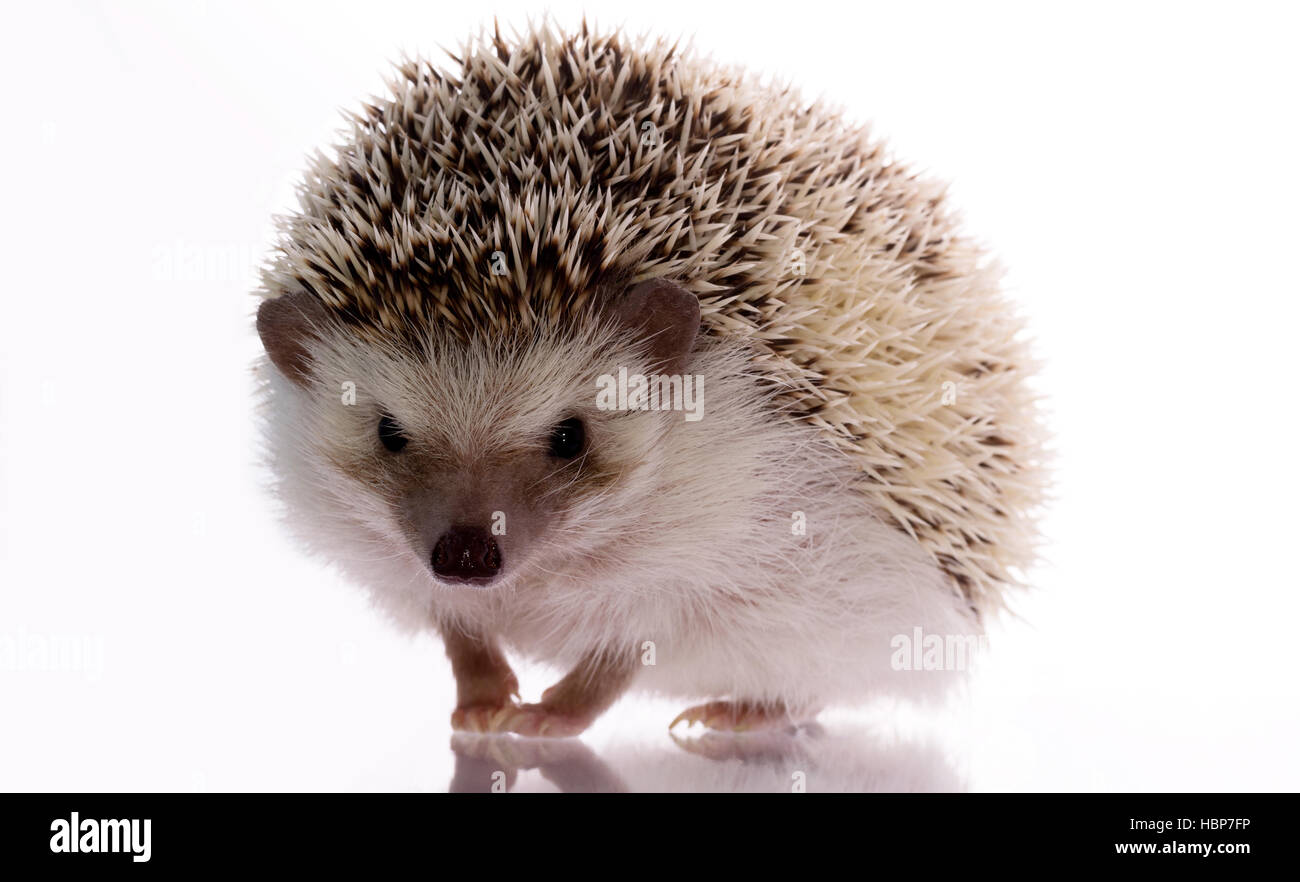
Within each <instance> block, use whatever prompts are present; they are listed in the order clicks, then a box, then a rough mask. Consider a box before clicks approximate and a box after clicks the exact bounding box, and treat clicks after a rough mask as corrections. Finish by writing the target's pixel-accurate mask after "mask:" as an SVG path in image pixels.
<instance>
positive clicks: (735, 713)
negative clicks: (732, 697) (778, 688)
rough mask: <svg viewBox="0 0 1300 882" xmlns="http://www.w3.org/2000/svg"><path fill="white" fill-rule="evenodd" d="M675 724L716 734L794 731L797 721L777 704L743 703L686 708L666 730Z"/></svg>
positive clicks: (672, 727)
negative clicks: (708, 730) (778, 730)
mask: <svg viewBox="0 0 1300 882" xmlns="http://www.w3.org/2000/svg"><path fill="white" fill-rule="evenodd" d="M678 723H685V724H686V725H687V727H688V728H689V727H690V726H693V725H694V724H696V723H699V724H700V725H702V726H704V728H706V729H713V730H715V731H719V732H750V731H755V730H771V729H780V728H787V729H790V728H794V727H795V726H796V725H797V723H798V721H797V720H796V719H795V717H794V716H793V715H792V714H791V713H790V711H788V710H787V709H786V708H785V707H783V706H781V705H768V704H756V703H752V702H746V701H710V702H708V703H706V704H697V705H695V706H694V707H688V708H687V709H686V710H684V711H682V712H681V713H680V714H678V715H677V718H676V719H675V720H673V721H672V722H671V723H669V724H668V728H669V730H670V731H671V730H672V729H675V728H677V724H678Z"/></svg>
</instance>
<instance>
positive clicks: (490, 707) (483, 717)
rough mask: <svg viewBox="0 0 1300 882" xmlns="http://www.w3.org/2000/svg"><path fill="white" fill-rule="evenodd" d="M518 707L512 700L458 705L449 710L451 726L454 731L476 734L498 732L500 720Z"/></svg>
mask: <svg viewBox="0 0 1300 882" xmlns="http://www.w3.org/2000/svg"><path fill="white" fill-rule="evenodd" d="M518 707H519V706H518V705H517V704H515V703H514V702H513V701H504V702H500V703H497V704H471V705H465V706H462V707H458V708H456V709H455V710H454V711H452V712H451V728H452V730H453V731H456V732H474V733H478V734H487V733H491V732H500V731H502V730H501V728H500V727H501V724H502V722H503V721H504V720H505V719H506V717H507V716H508V715H509V714H510V713H512V712H513V711H515V710H517V709H518Z"/></svg>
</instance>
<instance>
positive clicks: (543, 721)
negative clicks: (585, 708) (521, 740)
mask: <svg viewBox="0 0 1300 882" xmlns="http://www.w3.org/2000/svg"><path fill="white" fill-rule="evenodd" d="M593 719H595V716H594V715H593V714H584V713H576V712H574V711H571V710H563V711H562V710H559V709H557V708H554V707H550V706H548V705H546V704H544V703H543V704H524V705H519V706H518V707H515V708H513V709H511V710H509V711H508V712H506V713H505V714H503V715H502V717H501V719H500V721H499V724H498V725H499V728H497V729H495V730H494V731H497V732H513V733H514V734H515V735H528V736H531V737H534V738H572V737H573V736H575V735H581V734H582V733H583V732H584V731H586V729H587V727H588V726H590V725H591V723H592V720H593Z"/></svg>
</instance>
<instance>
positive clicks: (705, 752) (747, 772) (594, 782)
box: [450, 725, 965, 793]
mask: <svg viewBox="0 0 1300 882" xmlns="http://www.w3.org/2000/svg"><path fill="white" fill-rule="evenodd" d="M451 748H452V751H453V753H454V754H455V757H456V769H455V773H454V774H453V776H452V781H451V786H450V789H451V791H452V792H462V793H465V792H492V791H496V792H505V791H510V790H516V789H518V790H541V789H546V788H544V787H542V786H538V782H537V780H536V777H535V776H524V775H522V773H525V772H530V771H537V772H538V773H540V775H541V777H542V778H543V779H545V780H546V781H549V782H550V783H551V784H552V785H553V786H554V787H555V788H558V789H559V790H561V791H563V792H574V793H623V792H629V791H631V792H639V791H649V792H677V791H685V792H799V791H803V790H806V791H807V792H826V791H831V792H876V791H953V790H964V789H965V785H964V782H963V781H962V780H961V777H960V776H959V775H958V773H957V772H956V770H955V769H954V768H953V766H952V763H951V761H950V760H949V758H948V757H947V756H946V755H945V753H944V751H943V750H942V749H941V748H940V747H939V746H938V745H935V744H932V743H925V742H906V741H900V740H898V739H896V738H882V737H880V736H879V735H877V734H875V733H874V732H872V731H871V730H866V729H854V730H851V731H827V730H826V729H823V728H822V727H821V726H816V725H814V726H809V727H801V728H799V729H797V730H790V731H785V732H763V733H747V734H742V735H734V734H722V733H716V732H706V733H705V734H703V735H673V736H672V740H671V741H667V740H665V741H664V742H662V743H656V744H635V745H632V744H627V745H622V744H615V745H611V746H610V747H608V748H606V749H604V751H603V752H602V754H601V755H598V754H597V753H596V752H595V751H594V750H593V749H592V748H591V747H589V746H588V745H586V744H584V743H583V742H582V741H579V740H577V739H536V738H517V737H513V736H487V735H461V734H458V735H454V736H453V737H452V740H451Z"/></svg>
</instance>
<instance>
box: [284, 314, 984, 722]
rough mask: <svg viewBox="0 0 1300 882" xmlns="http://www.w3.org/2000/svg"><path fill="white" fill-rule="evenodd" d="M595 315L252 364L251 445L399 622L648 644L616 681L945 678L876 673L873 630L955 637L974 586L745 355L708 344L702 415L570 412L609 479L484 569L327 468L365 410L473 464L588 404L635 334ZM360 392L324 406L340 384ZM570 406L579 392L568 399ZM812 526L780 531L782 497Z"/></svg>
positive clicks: (350, 452) (757, 688)
mask: <svg viewBox="0 0 1300 882" xmlns="http://www.w3.org/2000/svg"><path fill="white" fill-rule="evenodd" d="M620 345H621V344H619V343H618V342H617V341H616V340H613V339H612V338H611V337H610V336H609V335H608V333H607V332H605V331H603V330H601V329H594V328H586V329H583V330H582V331H579V332H571V333H559V332H553V333H551V334H549V335H543V336H540V337H538V338H537V339H535V340H533V341H532V342H531V343H530V344H529V345H528V346H526V347H523V348H522V349H519V350H507V349H505V348H503V347H501V346H499V345H496V344H487V343H482V342H480V343H476V344H472V345H470V346H467V347H457V346H454V345H450V344H445V343H442V342H439V341H432V342H431V345H430V353H431V355H430V357H428V358H413V357H409V356H406V357H403V356H401V355H400V354H399V353H397V352H395V351H394V352H390V351H387V350H385V349H384V348H383V347H376V346H374V345H373V344H368V343H365V342H362V341H361V340H360V339H358V338H354V337H351V336H350V335H348V334H346V333H344V332H341V331H335V332H334V333H331V334H327V335H326V339H325V342H324V343H322V344H321V345H319V346H318V347H317V348H316V350H315V357H316V375H317V377H318V382H317V385H316V386H315V387H313V388H311V389H307V390H304V389H302V388H300V387H298V386H296V385H294V384H293V383H291V382H289V381H288V380H286V379H285V378H284V377H282V376H281V375H280V373H279V372H278V371H277V370H276V369H275V368H274V367H273V366H271V365H270V363H269V362H266V361H263V362H262V363H261V364H260V365H259V371H260V373H261V375H262V376H263V377H264V379H265V391H266V405H267V408H266V412H267V421H266V423H267V431H268V453H269V459H270V464H271V467H272V468H273V470H274V472H275V474H276V476H277V478H278V482H277V486H278V492H279V496H280V498H281V499H282V500H283V502H284V504H285V507H286V512H285V513H286V517H287V521H288V523H289V524H290V525H291V526H292V527H293V528H294V529H295V531H296V532H297V533H298V534H299V536H300V537H301V538H302V539H303V540H304V541H305V542H306V543H307V544H308V545H309V546H310V547H311V548H313V549H314V550H316V551H317V552H319V553H321V554H323V555H325V556H327V557H328V558H329V559H331V560H333V561H335V562H337V563H338V564H339V565H340V566H342V567H343V569H344V571H345V572H346V573H347V574H348V575H349V576H350V577H351V578H353V579H354V580H355V581H357V582H359V583H360V584H362V585H364V586H365V587H366V588H368V589H369V590H370V592H371V594H372V596H373V598H374V600H375V601H376V603H377V605H378V606H379V607H380V608H381V609H382V610H384V611H385V612H386V613H387V614H388V615H389V616H390V617H391V618H392V619H393V620H394V621H395V622H397V623H398V624H399V625H401V626H402V627H405V628H410V629H419V628H426V627H440V628H453V627H454V628H462V629H466V630H470V631H475V632H478V633H485V634H488V635H496V636H498V637H499V638H500V639H501V640H502V641H503V642H504V644H505V645H506V646H507V648H508V649H510V650H511V651H513V652H515V653H517V654H519V655H522V656H525V657H527V658H530V659H535V660H541V661H545V662H550V663H553V664H556V665H561V666H567V665H571V664H573V663H574V662H576V661H577V660H578V658H579V657H580V656H581V655H582V654H583V653H585V652H588V651H591V650H593V649H605V650H609V651H617V652H627V653H637V654H638V655H640V654H641V653H642V651H643V647H644V645H645V643H646V642H647V641H651V642H653V644H654V654H655V661H656V663H655V664H654V665H653V666H644V667H643V668H642V670H641V673H640V675H639V676H638V678H637V680H636V681H635V684H634V688H640V689H646V690H652V691H656V692H659V693H663V694H669V695H678V696H682V697H684V698H704V699H708V698H721V697H731V698H735V699H746V700H754V701H763V702H781V703H784V704H785V705H786V706H787V707H790V708H794V709H815V708H817V707H820V706H824V705H827V704H833V703H840V702H851V701H857V700H860V699H863V698H865V697H867V696H870V695H873V694H879V693H884V692H890V693H900V692H902V693H909V694H918V695H919V694H931V693H933V692H935V691H936V690H938V689H940V688H941V687H943V686H944V685H945V684H946V683H947V681H948V680H949V678H950V675H948V674H943V673H939V672H915V671H895V670H893V669H892V668H891V665H890V658H891V647H890V642H891V639H892V638H893V637H894V636H895V635H899V634H905V635H911V634H912V633H913V629H914V628H916V627H921V628H922V629H923V630H924V631H925V632H926V633H935V634H942V635H961V634H970V633H974V632H975V631H976V630H977V625H976V622H975V619H974V616H973V615H972V614H971V613H970V612H969V605H968V603H967V602H966V601H964V600H963V599H962V597H961V596H960V594H959V593H958V592H957V591H956V590H955V589H954V588H953V586H952V584H951V582H950V581H949V580H948V579H947V578H946V577H945V575H944V574H943V573H942V572H941V570H940V569H939V567H938V566H937V565H936V564H935V562H934V560H933V558H932V557H930V556H929V555H928V554H927V553H926V552H925V551H924V549H923V548H922V547H921V546H920V545H919V544H918V543H917V541H916V540H915V539H914V538H912V537H910V536H908V535H907V534H905V533H903V532H901V531H899V530H898V529H896V528H894V527H891V526H889V525H887V524H886V522H885V521H883V520H882V519H881V518H880V517H879V516H878V515H877V513H876V512H874V511H872V510H871V508H870V504H869V502H868V501H867V499H868V497H867V495H866V494H864V493H862V492H861V490H860V489H859V488H858V487H856V486H855V485H854V481H857V480H861V477H860V472H859V471H858V470H857V469H856V468H855V465H854V463H853V461H852V460H851V459H850V458H849V457H848V456H846V455H845V454H844V453H842V452H841V451H839V450H837V449H835V448H834V447H833V446H832V445H831V444H830V443H828V441H827V440H826V438H825V436H824V433H822V432H821V431H820V430H819V429H817V428H815V427H813V426H812V425H809V424H808V423H806V422H801V421H799V420H796V419H793V418H787V417H786V416H784V415H782V414H781V413H780V412H779V411H777V410H775V409H774V403H773V402H774V400H775V399H774V396H773V394H772V390H766V391H765V390H764V389H763V388H762V385H761V383H760V382H759V379H760V378H759V377H757V376H756V375H755V373H754V366H753V362H752V358H751V355H750V353H749V352H748V351H747V350H745V349H743V348H741V347H740V346H739V345H737V344H734V343H721V342H716V341H715V342H708V343H705V344H702V345H701V347H700V348H699V349H698V351H697V352H696V355H695V357H694V360H693V361H692V363H691V364H690V366H689V370H690V371H691V372H692V373H694V374H697V375H701V376H702V377H703V378H704V390H705V404H704V414H705V416H704V419H703V420H701V421H699V422H688V421H686V420H684V419H683V418H682V414H681V413H679V412H672V411H669V412H664V413H633V414H621V415H619V416H617V417H611V418H604V417H602V416H600V415H597V414H592V415H590V416H589V422H590V424H591V426H590V429H589V432H590V437H591V444H592V446H593V449H594V450H595V451H596V453H597V454H598V455H606V456H610V457H614V458H615V459H616V461H617V463H618V468H619V477H618V479H617V481H615V482H614V484H613V485H612V486H611V487H610V488H608V489H607V490H606V491H604V492H601V493H599V494H596V495H588V496H584V497H581V498H577V499H575V500H574V501H573V503H572V504H571V505H569V506H567V507H566V509H565V511H564V513H563V516H562V517H559V518H557V519H556V522H555V523H554V524H552V525H551V526H550V528H549V529H548V532H547V535H546V536H545V537H544V538H543V539H542V540H541V541H539V542H538V543H536V547H535V548H533V549H532V550H530V552H529V553H528V555H527V558H526V560H524V561H522V562H520V563H519V565H518V566H515V567H513V568H512V570H511V571H510V572H509V574H508V575H507V576H506V577H505V578H504V580H503V581H502V583H501V584H499V585H496V586H493V587H491V588H488V589H472V588H452V587H450V586H445V585H443V584H441V583H440V582H438V581H437V580H436V579H435V578H434V577H433V576H432V574H431V573H430V571H429V568H428V565H427V561H426V559H425V558H424V557H422V556H421V555H419V554H417V552H416V550H415V549H414V548H413V547H412V544H411V543H410V542H408V541H407V538H406V536H405V535H404V534H403V532H402V530H401V528H400V526H399V524H398V523H397V522H396V520H395V519H394V516H393V514H392V511H391V505H390V500H389V499H388V498H386V495H385V494H384V493H383V492H382V491H379V490H377V488H376V487H374V486H372V485H370V484H368V483H366V482H363V481H359V480H357V479H356V478H354V477H352V476H351V475H350V473H349V470H348V469H347V468H340V467H338V463H340V462H343V463H346V462H348V461H352V460H354V459H356V458H364V457H365V456H368V455H374V454H372V453H369V451H372V450H373V449H374V448H375V441H374V435H373V432H374V423H373V419H374V415H375V413H377V410H376V408H377V407H378V406H379V405H380V404H382V406H383V407H384V408H385V409H389V410H395V411H397V412H398V413H399V414H400V416H401V419H402V422H403V425H407V426H409V427H410V431H411V432H412V434H413V435H414V436H415V437H416V438H417V439H420V440H423V441H426V442H427V443H431V444H440V445H442V446H444V447H445V448H446V449H448V450H449V451H451V453H452V455H455V456H461V457H464V458H465V461H466V462H469V461H471V460H472V459H473V458H474V457H475V456H476V455H479V454H481V453H482V452H483V451H486V450H489V449H491V448H492V447H493V446H494V445H496V444H505V443H509V442H510V440H511V439H517V438H518V437H521V436H527V435H529V434H530V433H535V432H536V431H537V429H538V427H545V426H547V425H549V424H551V422H553V421H554V420H555V419H556V418H557V417H559V416H561V415H562V414H563V413H565V412H567V411H569V410H572V409H574V408H578V409H583V408H590V407H591V403H592V401H593V399H594V394H595V384H594V377H595V376H596V375H598V374H599V373H601V372H604V371H605V370H607V369H608V367H609V366H610V365H611V364H620V363H621V364H625V365H636V364H638V362H637V355H638V354H637V352H636V351H635V350H631V349H627V348H620ZM344 380H351V381H353V382H356V383H357V385H358V389H359V400H358V403H357V404H356V405H354V406H350V407H349V406H344V405H342V404H341V403H340V401H339V397H338V394H337V391H336V390H338V389H339V388H340V384H341V382H343V381H344ZM584 412H586V411H584ZM797 511H798V512H803V513H804V514H805V516H806V518H807V535H804V536H799V535H795V534H794V532H793V531H792V529H791V525H792V515H793V513H794V512H797Z"/></svg>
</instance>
